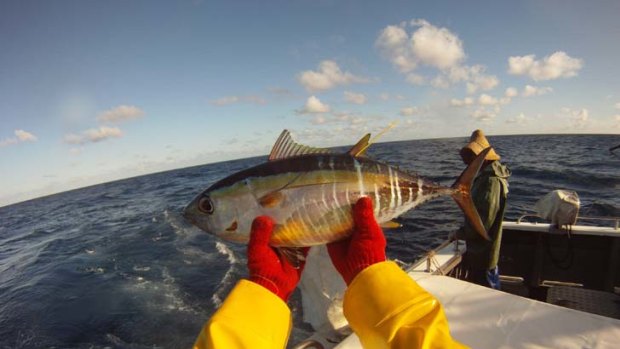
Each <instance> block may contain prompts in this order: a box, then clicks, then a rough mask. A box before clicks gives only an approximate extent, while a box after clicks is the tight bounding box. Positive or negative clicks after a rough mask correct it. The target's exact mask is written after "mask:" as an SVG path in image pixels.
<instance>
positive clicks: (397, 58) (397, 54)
mask: <svg viewBox="0 0 620 349" xmlns="http://www.w3.org/2000/svg"><path fill="white" fill-rule="evenodd" d="M375 45H376V46H377V47H378V48H379V50H380V51H381V52H382V54H383V55H384V56H385V57H386V58H387V59H388V60H389V61H390V62H392V64H394V66H396V68H397V69H398V70H399V71H400V72H401V73H407V72H410V71H412V70H414V69H415V68H416V66H417V65H418V64H417V59H416V57H415V55H414V53H413V52H412V50H411V48H410V46H409V34H407V31H406V30H405V29H404V28H403V27H402V26H395V25H388V26H387V27H385V28H384V29H383V30H382V31H381V34H380V35H379V37H378V38H377V40H376V41H375Z"/></svg>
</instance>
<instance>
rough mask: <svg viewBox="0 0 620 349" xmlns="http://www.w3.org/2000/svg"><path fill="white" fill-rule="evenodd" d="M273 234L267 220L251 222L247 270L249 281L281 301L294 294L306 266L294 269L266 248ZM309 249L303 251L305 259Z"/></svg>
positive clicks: (261, 219) (276, 253)
mask: <svg viewBox="0 0 620 349" xmlns="http://www.w3.org/2000/svg"><path fill="white" fill-rule="evenodd" d="M272 231H273V221H272V220H271V218H269V217H267V216H260V217H256V219H254V221H253V222H252V231H251V233H250V242H249V244H248V269H249V270H250V281H252V282H254V283H257V284H259V285H261V286H263V287H264V288H266V289H268V290H269V291H271V292H273V293H274V294H275V295H277V296H278V297H280V298H282V300H283V301H285V302H286V301H287V300H288V297H289V296H290V295H291V293H293V290H295V287H297V283H299V278H300V277H301V272H302V271H303V269H304V265H305V263H304V262H302V263H301V265H300V266H299V268H295V267H294V266H293V265H291V263H290V262H289V261H288V260H287V259H286V258H284V257H282V256H281V255H280V254H279V253H278V251H276V250H275V249H274V248H273V247H271V246H269V239H270V238H271V233H272ZM308 250H309V248H304V249H303V254H304V256H305V255H307V254H308Z"/></svg>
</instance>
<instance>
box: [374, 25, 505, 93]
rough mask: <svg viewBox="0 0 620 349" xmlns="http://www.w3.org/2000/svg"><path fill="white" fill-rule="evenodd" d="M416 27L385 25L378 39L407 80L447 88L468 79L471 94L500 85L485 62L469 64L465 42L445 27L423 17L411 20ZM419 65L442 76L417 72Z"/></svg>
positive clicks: (377, 41)
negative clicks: (482, 63)
mask: <svg viewBox="0 0 620 349" xmlns="http://www.w3.org/2000/svg"><path fill="white" fill-rule="evenodd" d="M409 26H410V27H412V28H414V29H413V32H412V33H411V34H409V33H407V30H406V29H407V23H401V24H399V25H389V26H387V27H385V28H384V29H383V30H382V31H381V33H380V34H379V37H378V38H377V40H376V41H375V46H376V47H377V48H378V49H379V51H380V53H381V55H382V56H383V57H385V58H386V59H387V60H388V61H390V62H391V63H392V64H393V65H394V66H395V67H396V68H397V69H398V71H400V72H401V73H403V74H405V76H406V80H407V82H409V83H411V84H413V85H424V84H427V83H429V84H430V85H431V86H433V87H436V88H448V87H450V86H451V85H452V84H456V83H459V82H465V84H466V87H467V91H468V92H469V93H476V92H477V91H488V90H491V89H493V88H495V87H496V86H497V85H498V84H499V80H498V78H497V77H496V76H494V75H489V74H486V68H485V67H484V66H482V65H474V66H467V65H464V64H463V61H464V60H465V58H466V54H465V51H464V49H463V42H462V41H461V40H460V39H459V38H458V36H457V35H456V34H454V33H452V32H451V31H450V30H448V29H446V28H439V27H436V26H434V25H432V24H430V23H429V22H428V21H426V20H423V19H416V20H412V21H410V22H409ZM419 66H427V67H430V68H434V69H437V70H438V71H439V75H437V76H435V77H434V78H427V77H424V76H422V75H420V74H417V73H414V70H415V69H417V68H418V67H419Z"/></svg>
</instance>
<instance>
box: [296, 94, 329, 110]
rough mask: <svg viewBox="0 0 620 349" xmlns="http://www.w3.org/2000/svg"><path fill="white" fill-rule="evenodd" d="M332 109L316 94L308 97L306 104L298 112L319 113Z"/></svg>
mask: <svg viewBox="0 0 620 349" xmlns="http://www.w3.org/2000/svg"><path fill="white" fill-rule="evenodd" d="M329 111H330V107H329V105H327V104H324V103H323V102H321V100H319V99H318V98H316V97H315V96H310V97H308V100H307V101H306V105H305V106H304V108H303V109H302V110H299V111H297V114H319V113H327V112H329Z"/></svg>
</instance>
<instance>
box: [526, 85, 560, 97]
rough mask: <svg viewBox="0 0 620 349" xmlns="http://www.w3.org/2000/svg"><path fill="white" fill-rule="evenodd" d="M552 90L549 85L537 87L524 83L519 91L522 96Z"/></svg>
mask: <svg viewBox="0 0 620 349" xmlns="http://www.w3.org/2000/svg"><path fill="white" fill-rule="evenodd" d="M552 91H553V89H552V88H551V87H537V86H532V85H525V87H524V88H523V92H521V95H522V96H523V97H532V96H542V95H544V94H547V93H549V92H552Z"/></svg>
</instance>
